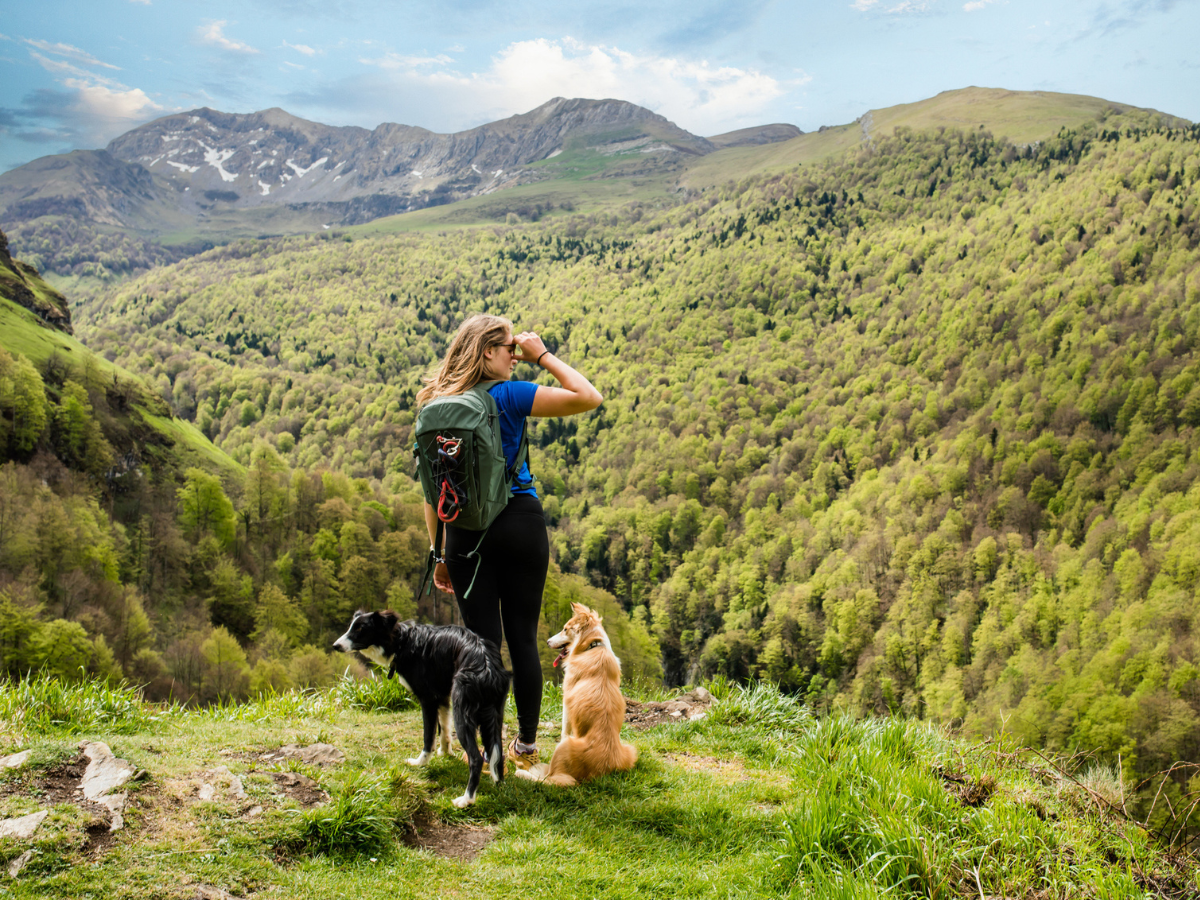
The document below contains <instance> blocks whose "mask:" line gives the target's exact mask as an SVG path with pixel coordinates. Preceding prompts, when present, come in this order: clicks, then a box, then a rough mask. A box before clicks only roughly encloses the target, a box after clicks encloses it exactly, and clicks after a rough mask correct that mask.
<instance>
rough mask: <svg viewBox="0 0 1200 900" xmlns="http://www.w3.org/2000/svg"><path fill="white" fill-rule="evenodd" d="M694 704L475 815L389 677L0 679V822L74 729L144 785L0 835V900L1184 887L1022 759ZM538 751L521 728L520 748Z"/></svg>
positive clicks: (724, 687) (899, 724)
mask: <svg viewBox="0 0 1200 900" xmlns="http://www.w3.org/2000/svg"><path fill="white" fill-rule="evenodd" d="M710 689H711V690H712V692H713V693H714V695H716V696H717V697H718V698H720V699H719V700H718V702H717V703H716V705H714V706H713V707H712V709H711V710H710V712H709V714H708V715H707V716H706V717H705V718H703V719H700V720H695V721H682V722H676V723H670V724H664V725H661V726H657V727H654V728H651V729H648V730H646V731H644V732H637V733H630V732H627V733H626V734H625V735H624V737H625V739H626V740H631V741H632V742H633V743H635V744H636V745H637V746H638V748H639V751H640V758H639V761H638V765H637V766H636V767H635V768H634V770H633V771H631V772H628V773H623V774H616V775H611V776H607V777H604V778H600V779H597V780H596V781H593V782H591V783H588V784H585V785H582V786H580V787H579V788H577V789H573V790H560V789H554V788H550V787H547V786H544V785H540V784H532V783H529V782H525V781H523V780H521V779H518V778H515V777H510V778H508V779H506V780H505V782H504V783H502V784H500V785H494V784H492V782H491V781H490V780H488V779H486V778H485V780H484V783H483V785H482V786H481V789H480V792H479V796H478V802H477V803H476V805H475V806H473V807H471V808H468V809H465V810H459V809H456V808H454V807H453V806H452V804H451V802H450V801H451V799H452V798H454V797H456V796H458V795H459V794H460V793H461V792H462V787H463V784H464V783H465V778H466V769H465V766H464V765H463V763H462V761H461V759H460V758H459V757H458V755H455V754H452V755H451V756H450V757H446V758H440V757H439V758H435V759H434V760H433V761H432V762H431V763H430V765H429V766H428V767H426V768H425V769H421V770H417V769H411V768H409V767H408V766H406V765H405V764H403V762H402V760H403V759H404V758H406V757H408V756H411V755H413V753H414V752H415V751H416V749H417V748H418V746H419V742H420V738H419V734H420V715H419V713H418V712H417V711H416V710H414V709H412V708H408V707H410V705H411V700H410V699H406V696H405V695H404V693H403V692H402V691H400V690H398V689H397V688H396V683H395V682H392V681H386V680H380V679H376V680H375V681H368V682H361V683H358V682H353V680H352V679H346V680H343V681H342V682H341V683H340V684H338V685H336V686H335V687H333V688H331V689H330V690H327V691H323V692H311V691H310V692H299V693H289V694H283V695H274V696H266V697H263V698H260V699H258V700H256V701H254V702H251V703H246V704H238V705H233V704H228V705H225V706H221V707H217V708H213V709H210V710H183V709H180V708H172V709H170V710H165V711H160V710H152V709H147V710H145V711H143V712H141V713H139V712H137V711H136V710H132V709H129V708H128V705H129V704H130V703H132V702H134V700H135V695H133V694H132V693H131V692H130V691H128V690H127V689H122V690H117V691H113V690H112V689H99V688H86V687H83V686H79V687H74V688H69V689H68V688H61V689H60V688H54V687H51V686H50V685H49V684H48V683H46V681H45V680H44V679H41V680H35V682H34V683H33V684H32V686H31V687H28V688H23V687H21V686H20V685H16V686H13V685H10V686H7V687H5V688H3V691H2V692H0V754H3V753H8V752H12V751H15V750H18V749H24V747H25V746H29V747H30V748H31V749H33V750H34V754H33V760H32V762H31V764H30V766H31V768H30V770H28V771H22V772H20V773H8V774H3V775H0V779H6V780H0V818H2V817H8V816H12V815H17V814H23V813H26V812H29V811H32V809H34V808H36V805H37V804H36V786H37V785H38V784H39V783H40V779H43V778H44V777H45V776H46V773H48V772H50V771H51V770H53V769H54V767H55V766H56V765H59V764H61V762H62V760H63V759H68V758H71V757H72V756H73V755H74V753H75V752H77V751H76V750H75V749H74V748H75V746H76V744H75V742H76V741H77V740H78V739H79V737H80V736H81V735H84V736H90V737H97V738H101V739H104V740H106V741H108V742H109V743H110V745H111V746H112V748H113V751H114V752H115V753H116V754H117V755H118V756H121V757H123V758H125V759H128V760H130V762H131V763H133V764H134V765H135V766H137V767H139V768H142V769H145V770H146V771H147V772H149V773H150V777H149V778H148V779H146V780H145V781H143V782H139V783H138V784H137V785H136V786H134V787H133V788H132V799H131V803H130V806H129V808H128V810H127V816H126V818H127V821H128V823H129V824H128V827H127V829H126V830H125V831H123V832H120V833H118V834H117V835H116V837H115V840H114V841H113V842H112V843H111V844H109V845H107V846H105V847H103V848H100V849H96V848H90V849H89V838H88V835H89V833H90V832H89V831H88V821H87V817H86V816H85V815H83V814H81V813H80V812H79V811H78V810H77V809H76V808H75V807H73V806H72V805H71V804H60V805H58V806H56V807H54V810H53V812H52V815H51V817H50V818H48V819H47V823H46V825H45V826H44V829H45V832H44V834H42V833H39V835H38V836H36V837H35V840H34V841H33V842H32V844H20V845H18V843H17V842H15V841H12V840H0V871H2V870H3V868H7V863H8V861H9V860H11V859H13V858H15V857H16V856H17V855H19V853H21V852H23V851H24V849H27V847H28V846H32V847H33V848H34V849H35V850H36V854H35V857H34V860H33V861H31V862H30V864H29V867H28V868H27V869H26V871H25V872H23V873H22V874H21V876H20V877H18V878H17V879H15V880H11V881H7V882H4V881H0V896H5V897H7V896H13V897H22V898H24V897H29V898H32V897H38V898H83V897H88V896H93V897H122V898H150V897H158V896H161V895H162V894H161V886H162V885H165V884H170V885H174V884H203V885H209V886H212V887H215V888H221V889H224V890H228V891H229V892H230V893H231V894H233V895H235V896H248V895H252V894H253V895H256V894H264V895H266V894H268V893H269V895H270V896H274V897H280V898H293V897H295V898H307V897H314V898H315V897H331V896H340V895H343V894H346V893H350V894H352V895H353V896H355V897H358V898H363V900H370V898H375V897H379V898H383V897H388V898H391V897H394V896H397V895H400V896H425V895H431V896H440V897H478V896H488V897H518V896H519V897H527V898H532V900H536V898H543V897H544V898H551V897H553V898H555V900H560V898H561V897H562V896H563V895H564V894H566V895H568V896H571V897H575V896H579V897H588V898H591V897H603V898H618V897H620V898H626V897H630V896H638V895H641V896H646V897H668V896H669V897H797V898H800V897H803V898H809V897H818V898H835V897H836V898H841V897H881V896H888V897H913V898H915V897H931V898H941V897H946V898H949V897H979V896H981V895H983V896H1005V897H1016V896H1022V897H1024V896H1029V897H1033V896H1039V897H1096V898H1101V897H1104V898H1125V897H1141V896H1148V894H1147V893H1146V891H1145V888H1144V887H1143V886H1144V885H1146V884H1149V883H1150V881H1149V880H1148V879H1149V878H1150V877H1151V876H1152V875H1153V874H1155V873H1157V875H1159V876H1168V875H1169V876H1170V877H1171V878H1173V879H1174V881H1172V882H1170V884H1172V885H1175V886H1177V887H1179V888H1180V889H1181V890H1182V889H1184V888H1186V887H1187V886H1188V882H1187V880H1186V877H1185V876H1182V875H1179V874H1178V873H1172V872H1171V871H1169V870H1168V868H1167V866H1166V864H1165V862H1164V859H1163V857H1162V856H1161V855H1159V854H1158V852H1157V851H1155V849H1154V848H1153V847H1152V846H1151V845H1150V843H1149V841H1148V839H1147V838H1146V836H1145V834H1144V833H1143V832H1141V831H1140V830H1139V829H1137V828H1136V827H1135V826H1133V825H1131V824H1130V823H1127V822H1124V821H1121V820H1119V819H1116V818H1113V817H1112V816H1109V815H1107V814H1103V813H1100V812H1098V811H1097V809H1096V807H1095V805H1094V804H1093V805H1089V804H1088V803H1087V802H1086V798H1081V797H1080V796H1079V792H1075V793H1072V791H1070V790H1064V789H1063V785H1062V784H1061V783H1060V782H1057V781H1054V780H1053V779H1051V780H1047V777H1046V775H1045V769H1044V767H1043V768H1042V769H1041V770H1037V769H1035V768H1034V767H1032V766H1029V765H1025V764H1023V763H1021V762H1020V760H1019V759H1018V756H1019V754H1014V753H1011V752H1003V753H1002V752H998V751H997V750H996V748H994V747H973V748H971V747H966V746H965V745H963V744H960V743H958V742H956V741H955V740H953V739H952V738H950V737H948V736H947V735H946V734H944V733H942V732H941V731H938V730H936V729H931V728H929V727H927V726H925V725H923V724H921V723H918V722H911V721H902V720H896V719H886V720H875V719H870V720H856V719H854V718H851V717H847V716H840V715H833V716H830V717H826V718H814V717H813V716H812V715H811V713H810V712H809V711H808V710H807V709H806V708H805V707H804V706H803V705H801V704H799V703H798V702H796V701H795V700H794V699H793V698H790V697H787V696H784V695H781V694H780V693H779V692H778V691H776V690H775V689H773V688H772V687H770V686H769V685H754V686H749V687H741V686H737V685H732V684H729V683H725V682H719V683H716V684H713V685H711V686H710ZM21 691H26V693H24V694H22V693H21ZM631 692H632V691H631ZM638 693H639V696H640V698H641V699H652V698H657V697H659V696H661V691H659V690H655V689H650V690H648V691H647V692H646V693H641V692H638ZM18 698H20V699H18ZM43 701H48V702H51V703H53V704H55V705H56V707H57V708H58V710H59V712H58V713H57V714H56V715H54V716H51V717H42V718H40V719H38V721H40V722H41V723H42V724H41V725H39V726H38V728H37V729H36V730H30V728H29V723H30V722H31V721H32V720H31V719H30V718H29V716H28V714H24V713H21V712H19V709H20V707H21V705H22V703H26V704H29V703H39V704H40V703H42V702H43ZM560 703H561V695H560V693H559V692H558V691H557V689H553V688H551V687H550V686H548V689H547V691H546V692H545V695H544V702H543V710H542V717H543V719H545V720H550V721H557V719H558V717H559V715H560V708H559V704H560ZM96 709H105V710H108V711H109V712H106V713H104V714H103V715H99V716H97V715H96V714H95V713H94V712H93V711H94V710H96ZM122 709H124V710H125V712H124V713H119V711H120V710H122ZM510 715H511V714H510ZM14 718H20V719H21V722H22V723H23V724H22V725H21V726H20V728H19V729H14V728H12V727H9V726H11V725H12V722H13V720H14ZM35 734H36V735H37V737H36V739H34V735H35ZM555 736H556V735H555V734H554V732H553V729H550V730H547V731H544V732H543V734H542V735H541V742H542V744H543V746H545V747H547V748H549V747H551V746H553V743H554V738H555ZM30 740H33V743H29V741H30ZM318 740H320V741H323V742H327V743H332V744H334V745H335V746H337V747H338V748H340V749H341V750H342V751H343V752H344V753H345V754H346V759H345V762H343V763H342V764H341V765H339V766H334V767H330V768H326V769H315V768H310V767H307V766H300V765H297V764H294V763H292V764H288V763H284V764H281V763H279V762H278V761H271V760H273V759H274V758H273V757H271V755H270V751H272V750H275V749H278V748H279V747H281V746H283V745H285V744H306V743H312V742H314V741H318ZM264 756H266V757H267V758H266V759H264ZM220 765H225V766H228V767H229V768H230V769H231V770H232V771H233V772H234V773H235V774H237V775H238V776H239V777H240V778H241V779H242V781H243V784H244V785H245V790H246V793H247V795H248V796H247V798H246V799H245V800H244V801H241V802H238V801H235V800H233V799H232V798H231V797H229V796H224V797H222V796H218V797H217V798H216V799H214V800H213V801H212V802H198V801H197V799H196V786H197V784H198V780H197V779H199V778H200V777H202V775H203V773H205V772H208V771H211V770H213V769H214V768H216V767H217V766H220ZM280 771H297V772H301V773H302V774H305V775H307V776H309V777H311V778H314V779H316V780H317V781H318V782H319V783H320V786H321V787H322V788H323V789H324V790H325V791H326V792H327V793H328V795H329V798H330V799H329V801H328V802H327V803H325V804H324V805H321V806H316V807H312V808H308V807H301V806H299V805H297V804H296V803H295V802H294V801H290V800H287V799H285V798H283V797H281V796H280V795H279V794H278V793H277V789H276V787H275V780H274V779H275V778H276V775H277V773H278V772H280ZM1114 779H1117V780H1119V779H1118V777H1117V776H1116V775H1115V774H1114V773H1112V772H1101V771H1098V772H1096V773H1094V775H1093V776H1092V780H1091V782H1089V783H1094V784H1096V785H1104V786H1106V789H1107V790H1110V791H1111V790H1119V787H1117V788H1114V786H1113V785H1112V782H1113V781H1114ZM18 784H19V785H23V786H26V787H27V788H28V789H27V790H14V789H13V788H14V786H15V785H18ZM252 807H259V808H261V810H260V811H259V812H257V813H254V814H251V812H250V810H251V808H252ZM435 821H436V822H439V823H440V827H441V828H442V829H443V830H444V833H446V834H450V835H460V834H473V835H478V834H480V829H487V830H488V831H487V833H488V834H490V837H491V841H490V843H488V844H487V846H486V847H485V848H484V849H483V851H482V853H481V854H480V855H479V856H478V858H476V859H471V860H463V859H453V858H446V857H444V856H440V855H437V854H435V853H433V852H431V851H430V850H421V849H415V848H413V847H411V846H408V845H407V843H408V842H410V841H411V838H408V837H406V836H408V835H410V834H411V833H412V830H413V829H414V828H416V827H418V826H420V827H424V828H425V829H426V830H427V829H428V828H429V824H430V823H432V822H435ZM81 848H83V849H81ZM1190 877H1191V884H1190V886H1191V888H1192V889H1193V890H1194V889H1196V888H1197V887H1200V885H1198V884H1196V882H1195V879H1196V877H1195V875H1194V874H1193V875H1191V876H1190ZM1165 883H1167V882H1161V881H1160V882H1158V884H1160V886H1161V885H1162V884H1165Z"/></svg>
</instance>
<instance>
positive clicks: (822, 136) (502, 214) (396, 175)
mask: <svg viewBox="0 0 1200 900" xmlns="http://www.w3.org/2000/svg"><path fill="white" fill-rule="evenodd" d="M1101 121H1109V122H1111V123H1112V127H1124V126H1136V127H1146V126H1149V125H1151V124H1153V123H1155V122H1158V123H1161V124H1164V125H1180V124H1185V123H1184V120H1181V119H1177V118H1175V117H1172V116H1167V115H1164V114H1162V113H1158V112H1156V111H1155V110H1144V109H1138V108H1136V107H1132V106H1128V105H1125V104H1119V103H1112V102H1110V101H1107V100H1102V99H1099V98H1094V97H1083V96H1078V95H1071V94H1054V93H1047V92H1021V91H1006V90H999V89H989V88H974V87H972V88H966V89H963V90H958V91H947V92H944V93H942V94H939V95H938V96H937V97H934V98H930V99H928V100H923V101H920V102H917V103H910V104H903V105H901V106H895V107H891V108H888V109H877V110H871V111H869V112H867V113H865V114H864V115H863V116H861V117H859V119H857V120H855V122H853V123H849V124H845V125H839V126H834V127H829V128H822V129H820V131H818V132H812V133H809V134H802V133H801V132H800V131H799V129H797V128H795V127H794V126H791V125H781V124H774V125H764V126H757V127H753V128H746V129H740V130H738V131H733V132H729V133H726V134H721V135H716V136H713V137H711V138H704V137H698V136H696V135H693V134H690V133H689V132H687V131H685V130H683V129H681V128H679V127H678V126H676V125H674V124H673V123H671V122H669V121H668V120H667V119H665V118H663V117H662V116H660V115H657V114H656V113H653V112H651V111H650V110H647V109H644V108H643V107H640V106H637V105H635V104H632V103H627V102H625V101H621V100H581V99H572V100H567V99H563V98H555V99H553V100H550V101H549V102H547V103H545V104H543V105H542V106H539V107H538V108H537V109H534V110H532V111H530V112H528V113H524V114H521V115H517V116H512V117H510V118H508V119H504V120H501V121H498V122H492V123H490V124H487V125H481V126H479V127H478V128H473V129H470V130H468V131H463V132H458V133H455V134H437V133H435V132H432V131H429V130H427V129H424V128H419V127H415V126H408V125H396V124H384V125H380V126H379V127H377V128H375V129H373V130H367V129H365V128H356V127H332V126H328V125H322V124H320V123H316V122H309V121H307V120H304V119H300V118H297V117H295V116H292V115H290V114H288V113H287V112H285V111H283V110H281V109H269V110H264V111H262V112H258V113H253V114H250V115H236V114H231V113H223V112H218V111H216V110H211V109H197V110H192V111H190V112H186V113H180V114H178V115H173V116H167V117H165V118H162V119H157V120H155V121H153V122H150V123H148V124H146V125H144V126H142V127H140V128H137V129H134V130H133V131H130V132H128V133H127V134H124V135H122V136H120V137H118V138H117V139H116V140H114V141H112V142H111V143H110V144H109V145H108V147H107V148H106V149H105V150H95V151H76V152H74V153H70V154H65V155H62V156H51V157H44V158H42V159H39V160H35V161H33V162H31V163H29V164H28V165H25V166H21V167H19V168H17V169H14V170H12V171H10V172H7V173H4V174H3V175H0V224H3V225H4V226H5V227H6V228H7V229H8V230H9V233H10V235H11V236H12V239H13V241H14V246H16V247H18V249H19V250H20V251H21V253H22V254H23V255H24V256H25V257H26V259H28V261H29V262H30V263H32V264H33V265H34V266H36V267H37V268H39V269H40V270H41V271H43V272H45V273H47V274H48V275H49V276H50V277H51V278H52V279H53V280H54V281H55V283H56V284H58V285H59V286H60V287H64V288H67V289H78V288H81V287H87V288H88V289H91V288H94V287H96V286H97V285H98V283H101V282H104V281H111V280H114V279H117V280H119V279H123V278H126V277H128V276H130V275H133V274H136V273H138V272H141V271H145V270H147V269H151V268H153V267H155V266H157V265H163V264H169V263H171V262H175V261H177V260H179V259H181V258H183V257H186V256H190V255H192V254H194V253H196V252H199V251H202V250H204V249H206V248H208V247H211V246H213V245H214V244H221V243H225V242H227V241H229V240H232V239H236V238H241V237H258V236H262V235H279V234H296V233H314V232H321V231H325V230H331V229H336V228H345V227H349V226H363V225H368V226H369V227H370V228H371V229H372V230H383V231H403V230H410V229H422V228H445V227H457V226H462V225H471V224H480V223H484V222H493V223H495V222H499V223H505V222H508V223H512V222H521V221H536V220H538V219H539V218H541V217H543V216H545V215H555V216H561V215H563V214H566V213H570V212H572V211H588V210H595V209H608V210H611V209H613V208H614V207H617V206H621V205H623V204H625V203H629V202H650V203H652V204H655V205H659V206H661V205H674V204H676V203H678V202H680V199H681V198H682V197H683V196H685V195H686V194H687V192H688V191H696V190H704V189H707V188H709V187H712V186H714V185H717V184H721V183H723V182H726V181H730V180H739V179H742V178H744V177H746V176H747V175H750V174H756V173H769V172H778V171H784V170H786V169H787V168H790V167H794V166H796V165H798V164H805V163H809V162H814V161H817V160H821V159H827V158H830V157H832V156H836V155H839V154H842V153H845V152H847V151H850V150H853V149H855V148H856V147H859V146H862V145H864V144H866V145H867V146H870V145H871V143H872V142H873V141H875V140H878V139H879V138H881V137H884V136H886V135H888V134H891V133H892V132H893V131H895V129H897V128H905V127H907V128H918V129H919V128H933V127H971V128H979V127H981V126H982V127H984V128H985V129H986V130H988V131H990V132H991V133H992V134H993V135H994V136H996V137H1007V138H1009V139H1010V140H1012V141H1013V142H1014V143H1017V144H1026V143H1031V142H1035V141H1038V140H1043V139H1045V138H1048V137H1050V136H1052V135H1054V134H1055V133H1056V132H1057V131H1058V130H1059V129H1060V128H1062V127H1078V126H1079V125H1081V124H1083V123H1084V122H1101Z"/></svg>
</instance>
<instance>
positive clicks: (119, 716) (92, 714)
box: [0, 674, 163, 742]
mask: <svg viewBox="0 0 1200 900" xmlns="http://www.w3.org/2000/svg"><path fill="white" fill-rule="evenodd" d="M162 715H163V713H161V712H156V711H155V710H153V709H152V708H151V707H149V706H147V705H146V704H144V703H143V702H142V700H141V696H140V695H139V694H138V692H137V691H136V690H135V689H134V688H131V687H129V686H127V685H122V686H119V687H111V686H109V685H107V684H104V683H103V682H98V681H76V682H66V681H60V680H59V679H57V678H54V677H51V676H49V675H46V674H39V675H31V676H30V677H28V678H24V679H22V680H20V681H17V682H0V723H4V725H5V727H6V729H7V730H10V735H9V739H10V740H12V741H14V742H19V741H20V740H22V739H24V738H25V737H27V736H29V735H48V734H66V735H75V734H86V733H89V732H99V731H103V732H107V733H110V734H132V733H135V732H138V731H144V730H147V729H148V728H150V727H151V726H152V725H153V723H154V722H156V721H158V719H159V718H160V717H161V716H162Z"/></svg>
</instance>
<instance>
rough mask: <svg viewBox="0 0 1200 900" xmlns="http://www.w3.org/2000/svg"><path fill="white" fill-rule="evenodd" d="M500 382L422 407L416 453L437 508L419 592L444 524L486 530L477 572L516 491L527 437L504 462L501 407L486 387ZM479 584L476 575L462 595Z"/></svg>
mask: <svg viewBox="0 0 1200 900" xmlns="http://www.w3.org/2000/svg"><path fill="white" fill-rule="evenodd" d="M496 384H500V382H498V381H481V382H479V384H477V385H475V386H474V387H472V388H470V389H469V390H467V391H464V392H463V393H461V394H452V395H450V396H446V397H438V398H437V399H436V400H431V401H429V403H427V404H425V405H424V406H423V407H421V411H420V412H418V413H417V421H416V425H415V427H414V436H415V438H416V439H415V441H414V442H413V456H414V457H415V458H416V462H417V476H418V477H419V478H420V479H421V490H422V491H423V492H424V494H425V500H426V502H428V503H429V505H430V506H432V507H433V508H434V511H435V512H437V517H438V524H437V531H436V537H435V539H434V546H432V547H430V548H429V562H428V564H427V565H426V568H425V577H424V578H423V579H422V580H421V591H420V593H418V595H417V596H420V594H421V593H424V592H425V585H426V583H427V582H428V581H429V577H430V575H431V574H432V572H433V566H434V562H435V560H436V559H440V558H442V536H443V532H444V529H445V526H446V525H448V524H453V525H454V526H455V527H457V528H464V529H466V530H468V531H479V532H482V534H480V536H479V541H478V543H476V545H475V549H474V550H472V551H471V552H470V553H468V554H467V557H468V558H470V557H474V558H475V574H476V575H478V574H479V563H480V561H481V560H480V558H479V547H480V545H481V544H482V543H483V539H484V537H485V536H486V535H487V530H488V528H489V527H490V526H491V524H492V522H493V521H495V519H496V516H498V515H500V513H501V511H502V510H503V509H504V507H505V506H507V505H508V498H509V497H510V496H511V495H512V486H513V482H514V481H515V480H516V477H517V472H519V471H520V470H521V464H522V463H524V462H525V460H526V458H527V457H528V455H529V440H528V436H527V434H526V432H525V431H522V432H521V444H520V447H519V448H518V449H517V457H516V460H515V461H514V462H513V464H512V466H511V467H509V466H506V465H505V459H504V447H503V445H502V444H501V441H500V410H499V408H498V407H497V406H496V400H495V398H494V397H492V395H491V394H489V393H488V388H490V387H492V386H493V385H496ZM474 586H475V577H474V576H472V578H471V584H470V586H469V587H468V588H467V590H466V593H465V594H464V595H463V596H464V597H467V596H469V595H470V593H471V588H473V587H474Z"/></svg>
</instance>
